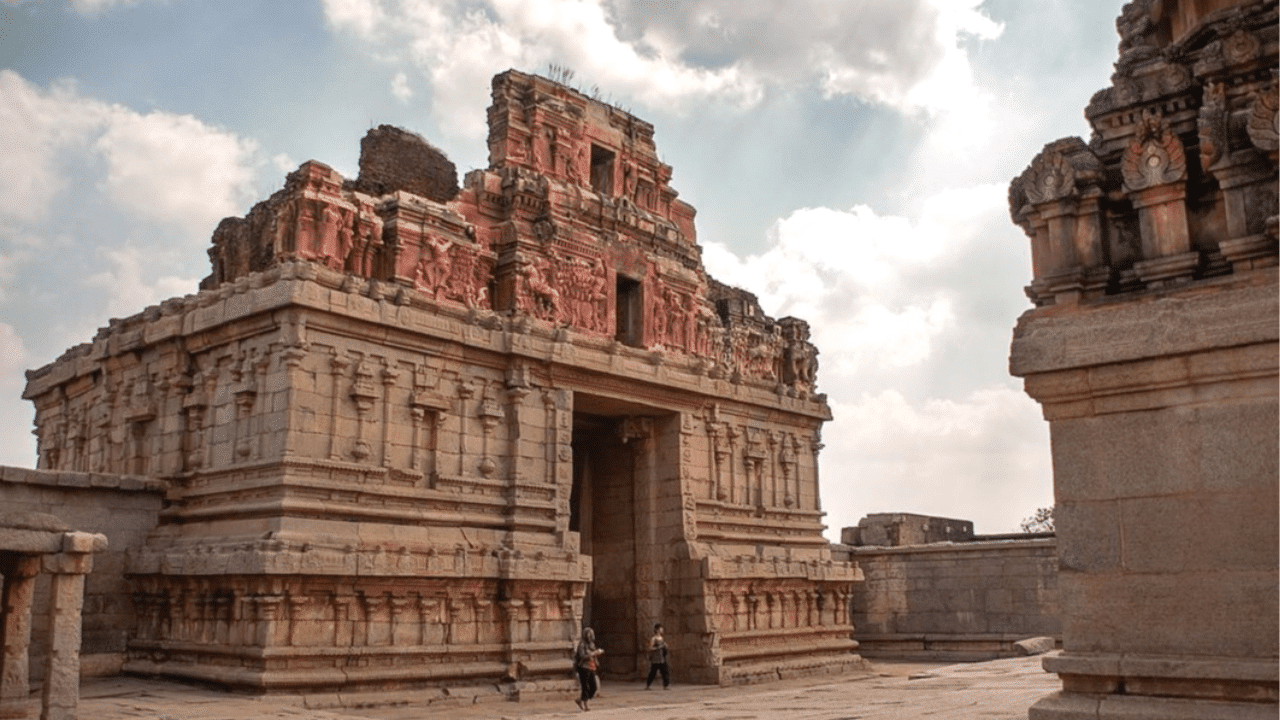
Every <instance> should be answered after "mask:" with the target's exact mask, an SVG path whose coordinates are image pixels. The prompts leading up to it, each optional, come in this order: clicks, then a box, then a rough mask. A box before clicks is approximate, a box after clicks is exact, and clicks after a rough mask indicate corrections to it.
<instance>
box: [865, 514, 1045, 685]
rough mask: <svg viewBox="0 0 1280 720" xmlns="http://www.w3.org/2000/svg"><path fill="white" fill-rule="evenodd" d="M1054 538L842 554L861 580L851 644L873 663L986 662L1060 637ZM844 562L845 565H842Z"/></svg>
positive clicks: (896, 548) (877, 549)
mask: <svg viewBox="0 0 1280 720" xmlns="http://www.w3.org/2000/svg"><path fill="white" fill-rule="evenodd" d="M1057 551H1058V550H1057V541H1056V540H1055V539H1053V538H1040V539H1034V540H1003V541H996V542H972V543H935V544H929V545H911V546H905V547H848V546H845V552H847V553H848V558H847V559H849V560H853V561H856V562H857V563H858V565H859V567H861V568H862V571H863V573H864V575H865V577H866V581H865V582H864V583H862V584H861V585H859V586H858V588H857V589H856V590H855V592H854V594H853V600H852V603H851V604H852V613H853V627H854V639H856V640H857V641H858V642H859V648H860V649H859V652H860V653H861V654H862V655H863V656H865V657H869V658H903V659H921V660H923V659H929V660H935V659H945V660H956V661H969V660H985V659H990V658H994V657H1006V656H1011V655H1016V654H1017V651H1016V650H1015V649H1014V647H1013V643H1015V642H1017V641H1019V640H1023V639H1026V638H1029V637H1036V636H1052V637H1059V636H1061V634H1062V630H1061V621H1060V619H1059V606H1058V557H1057ZM841 559H844V558H841Z"/></svg>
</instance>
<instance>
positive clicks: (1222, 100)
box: [1196, 82, 1228, 168]
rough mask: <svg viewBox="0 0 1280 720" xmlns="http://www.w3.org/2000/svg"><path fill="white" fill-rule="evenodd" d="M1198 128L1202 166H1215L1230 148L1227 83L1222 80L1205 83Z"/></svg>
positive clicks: (1197, 120)
mask: <svg viewBox="0 0 1280 720" xmlns="http://www.w3.org/2000/svg"><path fill="white" fill-rule="evenodd" d="M1196 129H1197V131H1198V135H1199V138H1200V166H1201V167H1203V168H1210V167H1213V164H1214V163H1215V162H1217V161H1218V159H1219V158H1221V157H1224V156H1225V155H1226V154H1227V150H1228V148H1227V87H1226V85H1224V84H1222V83H1220V82H1210V83H1208V84H1206V85H1205V87H1204V97H1203V100H1202V104H1201V105H1200V113H1199V116H1198V117H1197V118H1196Z"/></svg>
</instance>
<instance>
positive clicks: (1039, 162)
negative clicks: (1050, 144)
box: [1022, 150, 1076, 205]
mask: <svg viewBox="0 0 1280 720" xmlns="http://www.w3.org/2000/svg"><path fill="white" fill-rule="evenodd" d="M1022 189H1023V192H1025V193H1026V195H1027V200H1028V201H1029V202H1031V203H1033V204H1036V205H1039V204H1040V203H1045V202H1050V201H1053V200H1061V199H1062V198H1065V197H1069V196H1071V195H1073V194H1074V193H1075V192H1076V171H1075V168H1074V167H1072V166H1071V162H1070V161H1068V160H1067V158H1066V156H1064V155H1063V154H1062V153H1061V152H1060V151H1056V150H1048V151H1046V152H1043V153H1041V154H1039V155H1037V156H1036V158H1035V159H1034V160H1032V161H1031V167H1030V168H1028V169H1027V174H1026V176H1025V178H1024V180H1023V185H1022Z"/></svg>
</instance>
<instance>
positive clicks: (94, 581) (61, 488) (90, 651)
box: [0, 466, 164, 680]
mask: <svg viewBox="0 0 1280 720" xmlns="http://www.w3.org/2000/svg"><path fill="white" fill-rule="evenodd" d="M163 498H164V490H163V485H162V484H161V483H160V482H159V481H156V480H153V479H150V478H144V477H137V476H131V475H106V474H100V473H79V472H50V471H45V470H29V469H26V468H16V467H5V466H0V507H3V508H4V509H5V510H6V511H8V512H40V513H48V514H50V515H55V516H57V517H58V518H59V519H60V520H62V521H63V522H65V523H66V524H67V525H69V526H71V527H72V528H73V529H75V530H79V531H84V532H91V533H102V534H103V535H106V536H107V543H108V545H107V549H106V550H105V551H102V552H99V553H95V554H94V557H93V572H91V573H90V574H89V576H88V578H86V582H85V601H84V625H83V630H82V636H81V645H80V647H81V674H83V675H111V674H115V673H116V672H118V671H119V669H120V665H121V663H122V662H123V660H124V651H125V645H126V642H127V640H128V634H129V632H130V631H131V630H132V629H133V627H134V610H133V603H132V599H131V595H132V593H131V591H130V588H129V584H128V581H127V580H126V579H125V576H124V570H125V556H126V554H127V553H128V551H129V550H130V549H131V548H137V547H140V546H141V545H142V544H143V542H145V541H146V537H147V533H148V532H149V531H150V530H151V529H152V528H154V527H155V526H156V524H157V522H158V518H159V514H160V509H161V506H162V504H163ZM48 596H49V579H48V577H47V576H43V575H42V576H41V577H40V578H39V579H38V580H37V583H36V595H35V602H34V605H33V611H32V618H31V672H32V679H33V680H39V679H41V676H42V674H43V672H44V663H43V657H44V656H45V654H47V653H48V648H49V639H48V636H47V635H46V633H45V627H46V625H47V622H48V620H47V618H48V612H47V611H48V607H49V602H48Z"/></svg>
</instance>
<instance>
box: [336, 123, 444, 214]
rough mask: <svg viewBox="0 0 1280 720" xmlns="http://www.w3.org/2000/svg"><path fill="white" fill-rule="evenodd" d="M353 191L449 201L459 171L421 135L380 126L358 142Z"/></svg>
mask: <svg viewBox="0 0 1280 720" xmlns="http://www.w3.org/2000/svg"><path fill="white" fill-rule="evenodd" d="M355 188H356V189H357V190H359V191H360V192H363V193H367V194H369V195H384V194H386V193H390V192H395V191H397V190H403V191H405V192H410V193H413V194H414V195H421V196H422V197H425V198H430V199H432V200H435V201H436V202H448V201H450V200H452V199H453V198H454V197H455V196H457V194H458V170H457V167H455V166H454V164H453V163H452V162H451V161H450V160H449V158H447V157H445V155H444V153H442V152H440V151H439V150H437V149H436V148H435V147H433V146H432V145H431V143H429V142H427V141H426V140H424V139H423V138H422V136H421V135H418V134H417V133H412V132H409V131H408V130H401V129H400V128H398V127H394V126H391V125H379V126H378V127H376V128H374V129H372V130H370V131H369V132H368V133H366V134H365V136H364V138H363V139H361V140H360V176H359V177H358V178H357V179H356V182H355Z"/></svg>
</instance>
